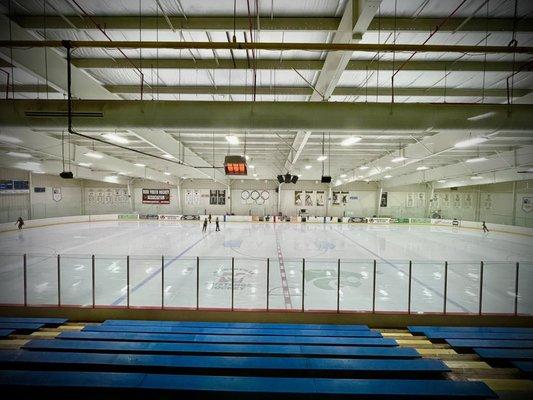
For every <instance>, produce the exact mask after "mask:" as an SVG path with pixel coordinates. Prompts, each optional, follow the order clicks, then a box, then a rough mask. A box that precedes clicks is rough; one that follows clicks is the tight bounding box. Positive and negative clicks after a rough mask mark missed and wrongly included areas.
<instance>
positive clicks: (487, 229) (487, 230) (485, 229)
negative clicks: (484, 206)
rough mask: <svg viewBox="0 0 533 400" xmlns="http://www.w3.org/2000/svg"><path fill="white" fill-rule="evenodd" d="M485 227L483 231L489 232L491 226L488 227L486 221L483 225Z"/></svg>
mask: <svg viewBox="0 0 533 400" xmlns="http://www.w3.org/2000/svg"><path fill="white" fill-rule="evenodd" d="M481 228H483V233H487V232H489V228H487V224H485V221H483V225H482V226H481Z"/></svg>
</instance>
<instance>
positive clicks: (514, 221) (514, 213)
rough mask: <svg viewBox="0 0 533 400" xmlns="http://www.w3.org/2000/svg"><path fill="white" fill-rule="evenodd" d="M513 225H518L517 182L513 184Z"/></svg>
mask: <svg viewBox="0 0 533 400" xmlns="http://www.w3.org/2000/svg"><path fill="white" fill-rule="evenodd" d="M511 224H513V225H516V181H514V182H513V214H512V216H511Z"/></svg>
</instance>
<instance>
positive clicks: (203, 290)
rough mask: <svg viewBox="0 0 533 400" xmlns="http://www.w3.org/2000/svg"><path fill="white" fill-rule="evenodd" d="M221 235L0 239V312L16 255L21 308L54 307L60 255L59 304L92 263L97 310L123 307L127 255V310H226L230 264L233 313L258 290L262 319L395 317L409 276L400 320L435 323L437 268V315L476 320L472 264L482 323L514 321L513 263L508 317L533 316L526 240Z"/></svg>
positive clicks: (113, 233)
mask: <svg viewBox="0 0 533 400" xmlns="http://www.w3.org/2000/svg"><path fill="white" fill-rule="evenodd" d="M221 228H222V231H221V232H215V231H214V224H211V225H210V226H209V229H208V232H207V234H202V231H201V230H202V229H201V223H200V222H194V221H183V222H181V221H180V222H172V221H116V222H93V223H75V224H65V225H52V226H47V227H42V228H31V229H25V230H23V231H21V232H7V233H2V234H0V253H1V257H0V303H10V304H13V303H14V304H21V303H23V301H24V294H23V285H24V278H23V268H22V265H23V263H22V257H21V256H20V255H21V254H24V253H25V254H27V302H28V304H57V302H58V278H57V276H58V267H57V265H58V260H57V255H58V254H60V266H61V267H60V277H61V285H60V287H61V303H62V304H64V305H83V306H92V298H93V293H92V261H91V255H93V254H94V255H95V262H94V270H95V271H94V272H95V276H94V279H95V293H94V295H95V296H94V297H95V304H96V305H97V306H98V305H100V306H109V305H112V306H125V305H127V302H128V284H127V283H128V282H127V279H128V278H127V264H128V263H127V259H126V256H128V255H129V270H130V274H129V288H130V290H129V304H130V306H132V307H133V306H140V307H147V306H151V307H161V305H162V302H164V306H165V307H169V308H170V307H188V308H196V306H197V303H198V305H199V306H200V307H201V308H230V307H231V305H232V295H231V293H232V290H231V289H232V283H231V282H232V261H231V259H232V258H234V264H233V282H234V284H233V288H234V294H233V306H234V308H235V309H240V308H245V309H265V308H266V306H267V289H268V293H269V294H268V303H269V304H268V306H269V308H272V309H293V310H300V309H301V308H302V292H305V295H304V296H303V298H304V304H303V307H304V309H305V310H336V308H337V302H338V303H339V307H340V309H341V310H343V311H371V310H372V309H373V307H375V310H376V311H398V312H405V311H407V310H408V304H409V299H408V292H409V290H408V288H409V270H410V269H411V302H410V306H411V312H442V310H443V305H444V304H443V303H444V297H445V293H444V277H445V274H446V271H445V266H444V262H445V261H447V262H448V268H447V274H448V287H447V293H446V297H447V301H446V308H447V311H448V312H459V313H464V312H469V313H477V312H479V297H480V296H479V292H480V285H481V282H480V280H481V267H480V263H481V261H483V262H484V269H483V282H482V284H483V288H482V290H483V300H482V303H483V304H482V310H483V312H486V313H513V312H514V303H515V281H516V262H520V273H519V277H520V280H519V291H518V292H519V301H518V311H519V312H520V313H527V314H532V313H533V293H531V292H532V289H531V287H532V286H533V285H532V284H533V246H531V244H532V240H531V238H530V237H527V236H523V235H513V234H504V233H498V232H490V233H489V234H483V233H482V232H481V230H472V229H465V228H453V227H436V226H408V225H367V224H351V225H347V224H310V223H307V224H290V223H282V224H279V223H278V224H273V223H238V222H231V223H221ZM162 256H164V257H162ZM197 257H198V258H199V262H198V261H197V259H196V258H197ZM267 258H268V267H267ZM304 258H305V267H304V266H303V264H304V262H303V259H304ZM339 259H340V262H339V261H338V260H339ZM374 260H375V265H376V267H375V276H376V281H375V293H376V296H375V301H374V300H373V296H372V293H373V290H374ZM409 261H411V268H410V267H409ZM197 264H198V265H199V274H198V270H197ZM163 269H164V274H163V273H162V270H163ZM267 269H268V282H267ZM339 269H340V271H341V273H340V291H339V296H338V298H337V285H338V281H339V278H338V271H339ZM304 270H305V276H304V275H303V273H302V272H303V271H304ZM197 276H198V288H199V290H198V293H197Z"/></svg>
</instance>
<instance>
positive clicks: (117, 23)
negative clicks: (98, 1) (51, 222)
mask: <svg viewBox="0 0 533 400" xmlns="http://www.w3.org/2000/svg"><path fill="white" fill-rule="evenodd" d="M92 18H93V19H94V20H95V21H96V22H97V23H98V24H100V25H101V26H104V27H105V29H106V30H107V31H109V30H120V31H122V30H139V28H142V29H160V30H161V29H169V28H168V24H167V21H166V20H165V18H164V17H163V16H161V17H155V16H144V17H141V18H139V17H137V16H133V15H132V16H93V17H92ZM169 19H170V21H171V23H172V26H174V28H175V29H183V30H200V31H232V30H233V26H234V25H233V24H234V19H233V17H187V19H185V18H184V17H179V16H169ZM13 20H14V21H15V22H17V23H18V24H19V25H20V26H21V27H23V28H26V29H34V30H38V29H43V24H44V17H43V16H40V15H31V16H29V15H16V16H14V17H13ZM69 22H70V23H72V24H73V25H74V26H75V27H76V28H78V29H83V30H87V29H96V28H95V26H94V24H93V23H92V22H91V21H90V20H89V19H82V18H78V17H74V18H69ZM260 22H261V30H262V31H278V30H279V31H336V30H337V27H338V26H339V22H340V18H338V17H307V16H301V17H275V18H261V20H260ZM440 22H442V18H416V19H413V18H396V21H394V18H392V17H382V18H381V21H379V20H378V19H374V20H373V21H372V22H371V23H370V26H369V27H368V30H369V31H377V30H378V29H381V30H385V31H391V30H394V27H395V25H396V30H400V31H404V30H405V31H415V32H416V31H419V32H431V31H432V30H433V29H435V26H437V25H438V24H439V23H440ZM464 22H465V19H464V18H451V19H449V20H448V21H447V22H446V24H445V25H444V26H443V27H442V28H441V29H440V31H441V32H453V31H455V30H456V29H457V28H458V27H460V29H459V31H461V32H468V31H472V32H485V31H486V30H487V26H488V30H489V31H491V32H511V31H512V30H513V19H512V18H490V19H489V20H488V21H487V20H486V19H485V18H472V19H470V20H469V21H468V22H467V23H466V24H464V25H463V26H461V24H463V23H464ZM487 24H488V25H487ZM235 27H236V29H238V30H247V29H249V21H248V18H247V17H237V18H236V19H235ZM46 28H47V29H69V30H70V29H72V26H71V25H70V24H69V23H67V21H65V20H64V19H63V18H62V17H60V16H53V15H47V16H46ZM517 30H518V31H523V32H531V31H533V22H532V20H531V19H529V18H525V19H521V20H519V21H518V22H517Z"/></svg>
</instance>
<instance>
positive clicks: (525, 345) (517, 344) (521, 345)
mask: <svg viewBox="0 0 533 400" xmlns="http://www.w3.org/2000/svg"><path fill="white" fill-rule="evenodd" d="M446 343H448V344H449V345H450V346H452V347H454V348H467V349H472V348H475V347H476V348H499V349H533V340H492V339H488V340H486V339H446Z"/></svg>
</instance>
